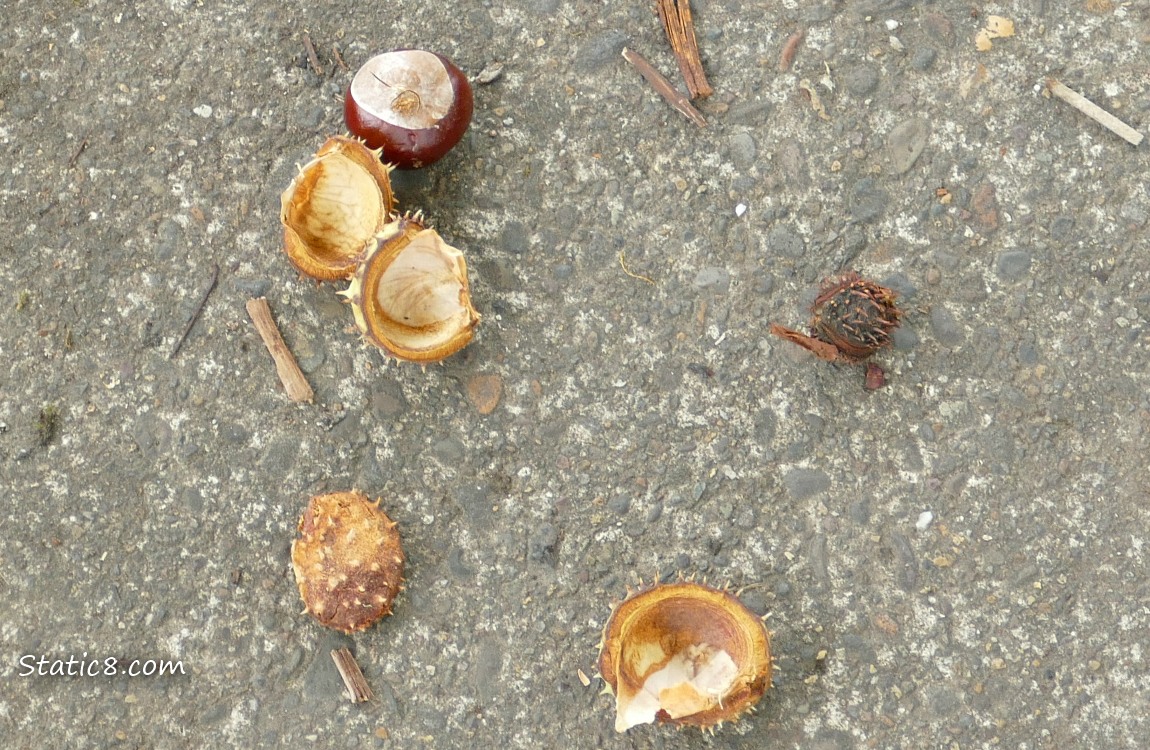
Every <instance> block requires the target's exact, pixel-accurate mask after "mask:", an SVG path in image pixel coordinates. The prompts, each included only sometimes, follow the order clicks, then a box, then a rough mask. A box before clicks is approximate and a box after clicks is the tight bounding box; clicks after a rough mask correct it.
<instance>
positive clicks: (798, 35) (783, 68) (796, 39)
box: [779, 29, 807, 73]
mask: <svg viewBox="0 0 1150 750" xmlns="http://www.w3.org/2000/svg"><path fill="white" fill-rule="evenodd" d="M806 35H807V33H806V32H805V31H803V30H802V29H800V30H799V31H796V32H795V33H793V34H791V35H790V36H789V37H787V41H786V43H784V44H783V51H782V52H781V53H780V54H779V72H780V73H786V72H787V71H788V70H790V69H791V64H792V63H793V62H794V61H795V55H797V54H798V52H799V45H800V44H802V43H803V39H804V38H805V37H806Z"/></svg>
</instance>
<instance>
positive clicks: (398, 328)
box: [341, 214, 479, 364]
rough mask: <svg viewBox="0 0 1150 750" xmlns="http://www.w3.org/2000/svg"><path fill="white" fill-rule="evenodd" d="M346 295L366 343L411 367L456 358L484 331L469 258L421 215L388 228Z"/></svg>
mask: <svg viewBox="0 0 1150 750" xmlns="http://www.w3.org/2000/svg"><path fill="white" fill-rule="evenodd" d="M341 294H343V296H344V297H346V298H347V299H348V301H349V302H350V303H351V308H352V313H353V314H354V315H355V323H356V325H357V326H358V327H359V330H360V331H361V332H362V333H363V336H364V338H365V339H366V340H367V341H369V342H371V343H372V344H375V345H376V346H378V347H380V348H381V349H383V350H385V351H387V352H389V353H390V354H392V355H393V356H395V357H396V358H398V359H404V360H408V361H410V362H421V363H424V364H426V363H428V362H436V361H439V360H441V359H443V358H444V357H447V356H449V355H451V354H454V353H455V352H457V351H459V350H460V349H462V348H463V347H465V346H467V344H468V342H470V341H471V337H472V334H473V333H474V331H475V326H476V325H478V324H479V313H478V312H476V310H475V308H474V307H472V305H471V294H470V292H469V290H468V285H467V262H466V261H465V260H464V258H463V253H461V252H460V251H459V250H458V249H456V248H454V247H452V246H451V245H448V244H447V243H446V242H444V241H443V238H442V237H440V236H439V234H438V233H437V232H436V231H435V230H433V229H427V228H426V227H425V226H424V225H423V222H422V220H421V217H420V216H419V215H418V214H417V215H415V216H403V217H400V218H398V219H396V220H395V221H393V222H392V223H390V224H388V225H387V226H386V227H384V229H383V231H381V232H380V233H379V234H378V235H377V236H376V238H375V240H374V241H373V243H372V244H370V245H369V246H368V250H367V254H366V255H365V256H364V258H363V260H362V261H361V262H360V264H359V267H358V268H357V269H356V272H355V276H354V277H353V278H352V281H351V286H349V287H348V288H347V290H346V291H344V292H341Z"/></svg>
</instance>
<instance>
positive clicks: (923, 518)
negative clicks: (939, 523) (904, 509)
mask: <svg viewBox="0 0 1150 750" xmlns="http://www.w3.org/2000/svg"><path fill="white" fill-rule="evenodd" d="M932 521H934V514H933V513H931V512H930V511H929V510H924V511H923V512H922V513H919V514H918V520H917V521H915V523H914V527H915V528H916V529H918V530H919V531H926V530H927V529H929V528H930V524H931V522H932Z"/></svg>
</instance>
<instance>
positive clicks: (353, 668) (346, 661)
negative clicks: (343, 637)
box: [331, 647, 375, 703]
mask: <svg viewBox="0 0 1150 750" xmlns="http://www.w3.org/2000/svg"><path fill="white" fill-rule="evenodd" d="M331 660H332V661H334V662H335V668H336V669H338V670H339V676H340V677H342V678H343V686H344V687H345V688H347V693H346V695H347V698H348V700H350V701H351V702H352V703H365V702H367V701H369V700H371V699H373V698H375V695H374V694H373V693H372V692H371V687H370V686H369V685H368V684H367V678H365V677H364V676H363V671H362V670H361V669H360V668H359V664H358V663H357V662H356V660H355V656H353V655H352V653H351V651H350V650H349V649H347V648H346V647H345V648H335V649H332V651H331Z"/></svg>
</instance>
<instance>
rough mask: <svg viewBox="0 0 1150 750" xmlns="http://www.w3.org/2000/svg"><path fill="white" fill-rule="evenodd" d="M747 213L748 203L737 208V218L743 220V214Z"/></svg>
mask: <svg viewBox="0 0 1150 750" xmlns="http://www.w3.org/2000/svg"><path fill="white" fill-rule="evenodd" d="M746 212H747V204H746V203H740V204H739V205H737V206H735V216H738V217H739V218H742V216H743V214H745V213H746Z"/></svg>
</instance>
